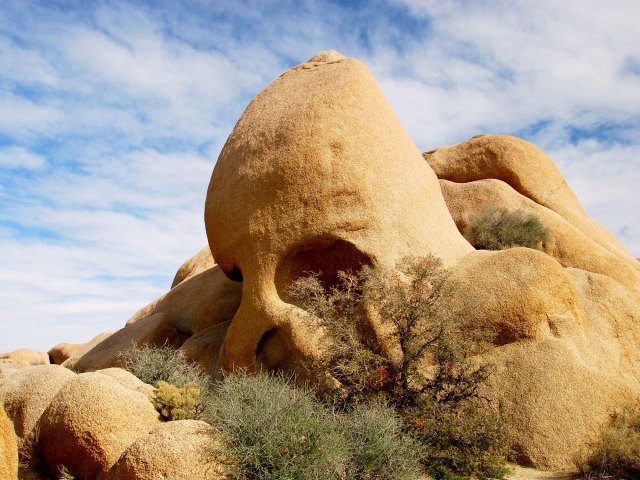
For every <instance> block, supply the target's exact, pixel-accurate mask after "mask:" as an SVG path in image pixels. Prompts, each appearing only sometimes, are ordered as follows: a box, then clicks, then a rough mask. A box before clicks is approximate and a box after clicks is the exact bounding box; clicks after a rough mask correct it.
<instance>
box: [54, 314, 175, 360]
mask: <svg viewBox="0 0 640 480" xmlns="http://www.w3.org/2000/svg"><path fill="white" fill-rule="evenodd" d="M181 343H182V340H181V338H180V334H179V333H178V331H177V330H176V328H175V326H174V325H173V323H172V322H171V319H170V318H169V317H167V315H165V314H164V313H155V314H153V315H151V316H150V317H146V318H143V319H141V320H139V321H138V322H135V323H131V324H129V325H127V326H125V327H124V328H123V329H121V330H118V331H117V332H115V333H114V334H112V335H110V336H108V337H107V338H106V339H104V340H103V341H101V342H100V343H98V344H96V345H95V346H94V347H93V348H92V349H90V350H89V351H87V352H86V353H85V354H84V355H82V356H81V357H80V358H78V359H77V360H76V361H75V363H73V364H71V363H65V366H66V367H70V368H71V367H73V368H74V369H75V370H76V371H79V372H87V371H93V370H101V369H104V368H109V367H120V366H122V361H121V359H120V357H119V353H120V352H122V351H123V350H126V349H127V348H131V346H133V345H155V346H162V345H165V344H168V345H173V346H176V347H177V346H179V345H180V344H181Z"/></svg>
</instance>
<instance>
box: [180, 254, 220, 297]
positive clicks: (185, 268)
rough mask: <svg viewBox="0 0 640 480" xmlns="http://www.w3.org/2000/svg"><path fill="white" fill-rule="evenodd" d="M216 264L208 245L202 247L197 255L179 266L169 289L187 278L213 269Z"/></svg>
mask: <svg viewBox="0 0 640 480" xmlns="http://www.w3.org/2000/svg"><path fill="white" fill-rule="evenodd" d="M215 264H216V262H215V260H214V259H213V256H212V255H211V249H210V248H209V245H207V246H206V247H203V248H202V250H200V251H199V252H198V253H196V254H195V255H194V256H193V257H191V258H190V259H189V260H187V261H186V262H184V263H183V264H182V265H180V268H179V269H178V271H177V272H176V275H175V277H174V278H173V282H172V283H171V288H173V287H175V286H176V285H179V284H180V283H182V282H184V281H185V280H186V279H187V278H191V277H193V276H194V275H197V274H198V273H202V272H204V271H205V270H208V269H209V268H213V267H214V266H215Z"/></svg>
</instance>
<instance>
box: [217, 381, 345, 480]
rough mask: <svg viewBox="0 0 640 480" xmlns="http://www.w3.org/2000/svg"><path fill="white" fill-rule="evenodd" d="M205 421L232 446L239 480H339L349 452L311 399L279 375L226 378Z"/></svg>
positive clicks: (339, 435)
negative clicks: (216, 429) (333, 479)
mask: <svg viewBox="0 0 640 480" xmlns="http://www.w3.org/2000/svg"><path fill="white" fill-rule="evenodd" d="M210 405H211V408H210V409H209V410H208V412H207V417H206V418H207V420H208V421H209V423H211V424H212V425H213V426H215V427H217V428H218V429H219V430H220V431H221V432H222V433H223V434H224V436H225V437H226V439H227V441H228V442H229V444H230V445H231V452H230V454H231V456H232V457H233V458H235V459H237V469H236V471H235V472H233V474H234V475H235V477H236V478H239V479H264V480H268V479H274V480H275V479H291V480H293V479H300V480H305V479H320V478H326V479H332V478H335V479H338V478H340V475H341V472H344V470H345V468H346V462H347V460H348V458H349V448H348V445H347V444H346V442H345V441H344V438H343V436H342V435H341V432H340V431H339V430H336V428H335V425H334V423H333V422H331V421H330V418H329V416H328V415H327V413H326V411H325V409H324V408H323V406H322V405H321V404H320V403H318V402H317V401H316V399H315V398H314V396H313V394H312V393H311V392H309V391H308V390H305V389H302V388H294V387H292V386H291V385H290V384H289V382H288V380H287V378H285V377H283V376H273V377H271V376H269V375H267V374H263V373H258V374H256V375H255V376H249V375H244V374H242V373H239V374H234V375H229V376H227V377H225V379H224V380H223V381H222V382H221V383H220V384H219V385H218V386H217V388H216V391H215V393H214V401H212V402H211V404H210Z"/></svg>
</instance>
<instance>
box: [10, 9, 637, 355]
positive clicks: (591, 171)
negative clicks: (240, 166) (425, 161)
mask: <svg viewBox="0 0 640 480" xmlns="http://www.w3.org/2000/svg"><path fill="white" fill-rule="evenodd" d="M638 18H640V3H639V2H637V1H635V0H629V1H619V0H618V1H616V0H614V1H609V2H606V5H605V2H601V1H594V0H584V1H571V0H566V1H562V2H558V1H552V0H539V1H536V2H531V1H515V0H514V1H481V0H475V1H448V2H442V1H431V0H423V1H420V0H386V1H383V0H378V1H371V2H366V1H354V2H346V1H268V0H267V1H265V0H254V1H243V2H240V1H237V2H235V1H231V0H227V1H205V0H200V1H197V0H194V1H184V2H170V1H164V2H133V1H129V2H117V1H102V2H100V1H94V2H85V1H81V0H75V1H51V0H49V1H41V2H37V1H28V0H22V1H11V0H4V1H3V2H2V6H1V8H0V241H1V242H2V244H1V245H2V248H1V249H0V264H1V265H2V267H1V268H0V283H1V285H0V322H1V326H2V333H1V334H0V351H5V350H13V349H15V348H18V347H23V346H24V347H30V348H34V349H40V350H47V349H48V348H49V347H51V346H52V345H54V344H56V343H59V342H63V341H66V342H81V341H86V340H88V339H89V338H90V337H92V336H94V335H96V334H98V333H100V332H102V331H104V330H113V329H117V328H120V327H121V326H122V325H123V324H124V322H125V321H126V320H127V318H128V317H129V316H130V315H131V314H132V313H133V312H134V311H135V310H137V309H138V308H139V307H141V306H143V305H144V304H145V303H147V302H149V301H150V300H152V299H153V298H155V297H156V296H158V295H160V294H161V293H163V292H164V291H166V290H167V289H168V287H169V285H170V283H171V280H172V278H173V275H174V273H175V271H176V269H177V268H178V266H179V265H180V264H181V263H182V261H184V260H185V259H186V258H188V257H189V256H191V255H192V254H193V253H195V252H196V251H198V250H199V249H200V248H201V247H202V246H203V245H205V244H206V236H205V233H204V223H203V207H204V199H205V194H206V188H207V184H208V181H209V178H210V175H211V170H212V168H213V166H214V164H215V159H216V158H217V156H218V153H219V151H220V149H221V147H222V145H223V144H224V141H225V140H226V137H227V136H228V134H229V133H230V131H231V130H232V128H233V126H234V124H235V122H236V121H237V119H238V118H239V116H240V115H241V114H242V111H243V110H244V108H245V107H246V105H247V103H248V102H249V101H250V100H251V98H252V97H253V96H254V95H255V94H257V93H258V92H259V91H260V90H261V89H262V88H263V87H264V86H266V85H267V84H268V83H269V82H271V81H272V80H273V79H275V78H276V77H277V76H278V75H279V74H280V73H281V72H283V71H284V70H286V69H288V68H289V67H291V66H293V65H295V64H297V63H301V62H303V61H305V60H306V59H308V58H310V57H311V56H312V55H313V54H314V53H316V52H317V51H319V50H327V49H336V50H338V51H340V52H341V53H343V54H345V55H347V56H353V57H357V58H360V59H362V60H363V61H365V62H366V63H367V64H368V65H369V67H370V69H371V70H372V72H373V74H374V76H375V77H376V79H377V80H378V82H379V84H380V86H381V88H382V90H383V91H384V93H385V94H386V95H387V97H388V99H389V101H390V102H391V104H392V106H393V107H394V109H395V110H396V112H397V114H398V116H399V117H400V120H401V121H402V122H403V124H404V125H405V127H406V128H407V130H408V131H409V133H410V135H411V136H412V138H413V139H414V141H415V143H416V144H417V145H418V147H419V148H420V149H421V150H423V151H425V150H430V149H433V148H436V147H438V146H442V145H447V144H451V143H456V142H459V141H462V140H465V139H467V138H469V137H471V136H473V135H476V134H479V133H510V134H516V135H519V136H521V137H523V138H525V139H527V140H529V141H532V142H533V143H535V144H536V145H537V146H539V147H540V148H542V149H543V150H544V151H545V152H546V153H547V154H548V155H550V156H551V157H552V158H553V159H554V160H555V161H556V163H557V164H558V166H559V168H560V170H561V171H562V172H563V174H564V175H565V177H566V178H567V181H568V182H569V184H570V185H571V187H572V188H573V189H574V191H575V192H576V193H577V195H578V197H579V199H580V201H581V202H582V204H583V205H584V207H585V208H586V209H587V211H588V212H589V213H590V214H591V215H592V216H593V217H594V218H595V219H596V220H597V221H599V222H600V223H602V224H603V225H605V226H606V227H607V228H609V229H610V230H611V231H613V232H614V233H615V234H616V235H617V236H618V238H619V239H620V240H621V241H622V242H623V244H624V245H625V246H626V247H627V248H628V250H629V251H630V252H631V254H632V255H634V256H638V257H640V225H639V223H638V210H639V208H638V207H639V206H640V193H639V186H640V49H639V48H638V45H640V29H639V28H638V27H637V20H638Z"/></svg>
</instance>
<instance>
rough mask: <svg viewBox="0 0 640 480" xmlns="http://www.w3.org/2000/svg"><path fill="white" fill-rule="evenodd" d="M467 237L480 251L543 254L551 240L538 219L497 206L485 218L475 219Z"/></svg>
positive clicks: (485, 211) (485, 214)
mask: <svg viewBox="0 0 640 480" xmlns="http://www.w3.org/2000/svg"><path fill="white" fill-rule="evenodd" d="M464 236H465V237H466V238H467V239H468V240H469V242H470V243H471V244H472V245H473V246H474V247H475V248H476V249H479V250H501V249H503V248H511V247H528V248H535V249H538V250H543V249H544V246H545V244H546V243H547V242H549V241H550V237H551V235H550V232H549V230H548V229H547V228H546V227H545V226H544V225H543V224H542V222H540V219H539V218H538V217H537V216H535V215H533V214H527V213H525V212H524V211H522V210H511V211H509V210H504V209H497V208H495V207H494V206H488V207H486V208H485V209H484V212H483V213H482V215H480V216H478V217H476V218H475V219H473V220H472V221H471V222H470V223H469V226H468V227H467V229H466V230H465V232H464Z"/></svg>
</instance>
